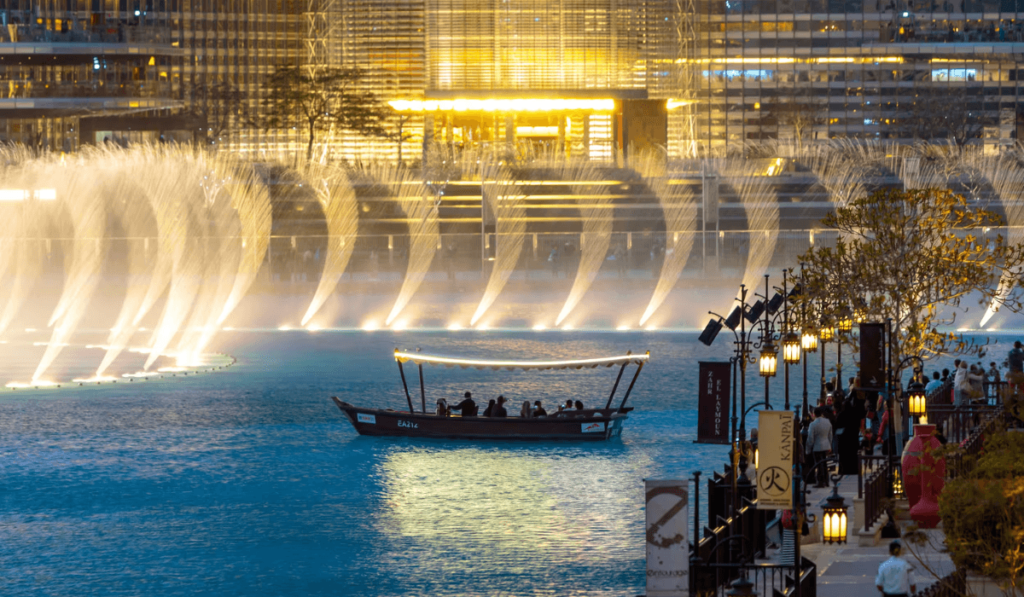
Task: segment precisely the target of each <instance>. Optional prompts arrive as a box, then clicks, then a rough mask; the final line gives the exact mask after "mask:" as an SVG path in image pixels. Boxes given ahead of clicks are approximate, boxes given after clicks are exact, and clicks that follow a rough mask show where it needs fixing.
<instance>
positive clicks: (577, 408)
mask: <svg viewBox="0 0 1024 597" xmlns="http://www.w3.org/2000/svg"><path fill="white" fill-rule="evenodd" d="M576 410H583V403H582V402H580V401H579V400H577V401H576Z"/></svg>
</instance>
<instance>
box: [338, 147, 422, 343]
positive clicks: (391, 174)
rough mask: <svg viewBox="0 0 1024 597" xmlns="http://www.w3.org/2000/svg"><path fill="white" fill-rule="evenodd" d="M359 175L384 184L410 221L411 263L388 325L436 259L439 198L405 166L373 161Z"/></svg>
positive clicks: (386, 322)
mask: <svg viewBox="0 0 1024 597" xmlns="http://www.w3.org/2000/svg"><path fill="white" fill-rule="evenodd" d="M358 175H359V176H360V177H362V178H365V179H368V180H369V181H371V182H372V183H373V184H375V185H377V186H379V187H381V188H382V189H383V190H384V192H385V193H387V196H388V198H389V200H393V201H396V202H397V203H398V205H399V207H400V208H401V209H402V213H404V214H405V218H406V222H407V223H408V225H409V238H410V243H409V265H408V267H407V269H406V273H405V279H404V280H403V281H402V288H401V290H399V292H398V298H397V299H395V304H394V306H393V307H392V308H391V312H390V313H389V314H388V317H387V319H386V320H385V325H391V324H392V323H393V322H394V321H395V319H397V318H398V316H399V315H400V314H401V313H402V310H403V309H405V307H406V305H408V304H409V301H410V300H411V299H412V296H413V295H414V294H415V293H416V290H417V289H418V288H419V287H420V284H421V283H422V282H423V279H424V278H425V277H426V276H427V272H428V271H429V270H430V264H431V263H432V262H433V261H434V255H435V254H436V253H437V243H438V241H439V240H440V230H441V228H440V222H439V221H438V214H437V207H438V205H437V202H438V201H439V199H438V198H435V197H432V196H429V195H428V193H427V188H426V185H425V184H423V182H422V181H419V180H417V179H416V178H415V177H414V176H413V175H412V173H411V172H410V171H409V170H406V169H405V168H401V167H397V168H396V167H394V166H388V165H381V164H374V165H371V166H368V167H365V168H363V169H362V170H361V171H360V172H359V173H358Z"/></svg>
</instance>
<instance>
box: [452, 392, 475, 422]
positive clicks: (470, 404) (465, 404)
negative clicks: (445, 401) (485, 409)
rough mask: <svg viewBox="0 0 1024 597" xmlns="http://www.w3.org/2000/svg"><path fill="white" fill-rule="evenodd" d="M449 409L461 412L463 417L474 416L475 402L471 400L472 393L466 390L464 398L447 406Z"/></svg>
mask: <svg viewBox="0 0 1024 597" xmlns="http://www.w3.org/2000/svg"><path fill="white" fill-rule="evenodd" d="M449 410H457V411H460V412H461V413H462V416H464V417H475V416H476V402H474V401H473V394H471V393H469V392H466V394H465V398H464V399H463V400H462V402H460V403H458V404H456V405H455V406H452V407H450V408H449Z"/></svg>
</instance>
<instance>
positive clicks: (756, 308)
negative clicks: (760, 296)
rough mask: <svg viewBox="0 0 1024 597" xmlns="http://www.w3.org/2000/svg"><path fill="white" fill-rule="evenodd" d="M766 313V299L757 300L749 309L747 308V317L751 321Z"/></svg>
mask: <svg viewBox="0 0 1024 597" xmlns="http://www.w3.org/2000/svg"><path fill="white" fill-rule="evenodd" d="M762 313H764V301H757V302H756V303H754V304H753V306H751V307H750V308H749V309H747V314H746V316H745V317H746V318H747V321H749V322H750V323H754V322H755V321H757V318H758V317H760V316H761V314H762Z"/></svg>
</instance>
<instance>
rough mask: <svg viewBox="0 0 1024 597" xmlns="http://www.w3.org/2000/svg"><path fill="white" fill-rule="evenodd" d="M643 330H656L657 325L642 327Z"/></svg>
mask: <svg viewBox="0 0 1024 597" xmlns="http://www.w3.org/2000/svg"><path fill="white" fill-rule="evenodd" d="M644 331H647V332H656V331H658V326H656V325H649V326H647V327H645V328H644Z"/></svg>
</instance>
